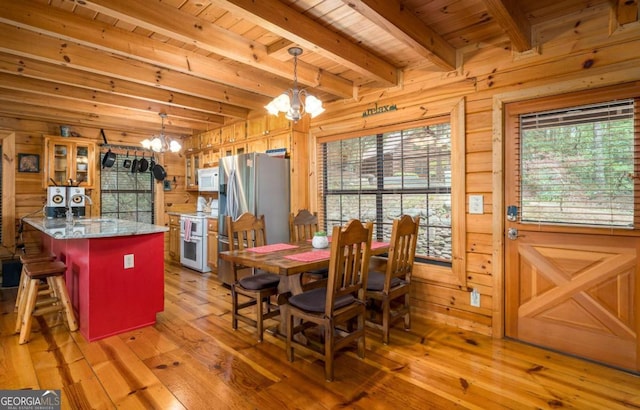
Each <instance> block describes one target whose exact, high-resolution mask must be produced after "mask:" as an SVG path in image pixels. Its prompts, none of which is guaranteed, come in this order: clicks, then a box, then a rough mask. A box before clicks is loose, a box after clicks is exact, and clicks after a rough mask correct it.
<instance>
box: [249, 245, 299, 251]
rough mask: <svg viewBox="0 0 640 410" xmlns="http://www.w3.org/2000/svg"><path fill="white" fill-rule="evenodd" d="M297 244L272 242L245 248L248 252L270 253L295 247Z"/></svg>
mask: <svg viewBox="0 0 640 410" xmlns="http://www.w3.org/2000/svg"><path fill="white" fill-rule="evenodd" d="M297 247H298V246H296V245H290V244H288V243H274V244H271V245H264V246H256V247H254V248H247V251H249V252H256V253H270V252H277V251H284V250H287V249H295V248H297Z"/></svg>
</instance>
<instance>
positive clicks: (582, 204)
mask: <svg viewBox="0 0 640 410" xmlns="http://www.w3.org/2000/svg"><path fill="white" fill-rule="evenodd" d="M635 152H636V148H635V145H634V100H633V99H627V100H617V101H611V102H606V103H599V104H592V105H586V106H577V107H571V108H568V109H562V110H553V111H544V112H535V113H530V114H524V115H521V116H520V153H519V155H520V175H521V186H520V201H521V212H522V215H521V221H522V222H524V223H547V224H568V225H583V226H584V225H587V226H594V225H595V226H613V227H628V228H632V227H633V222H634V212H633V211H634V178H635V177H636V174H635V171H634V170H635V168H636V167H637V166H636V164H635V158H634V153H635Z"/></svg>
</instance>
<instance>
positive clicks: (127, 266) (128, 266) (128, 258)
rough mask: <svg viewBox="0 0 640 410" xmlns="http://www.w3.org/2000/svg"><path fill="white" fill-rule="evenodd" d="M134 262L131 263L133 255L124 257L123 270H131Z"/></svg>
mask: <svg viewBox="0 0 640 410" xmlns="http://www.w3.org/2000/svg"><path fill="white" fill-rule="evenodd" d="M133 265H134V262H133V254H132V253H130V254H128V255H124V268H125V269H131V268H133Z"/></svg>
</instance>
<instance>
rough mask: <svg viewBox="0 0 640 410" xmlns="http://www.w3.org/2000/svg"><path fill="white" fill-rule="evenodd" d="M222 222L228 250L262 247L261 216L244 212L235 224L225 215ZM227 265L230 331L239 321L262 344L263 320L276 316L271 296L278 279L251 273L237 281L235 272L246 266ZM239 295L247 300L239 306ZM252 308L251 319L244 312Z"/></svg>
mask: <svg viewBox="0 0 640 410" xmlns="http://www.w3.org/2000/svg"><path fill="white" fill-rule="evenodd" d="M226 222H227V227H228V228H227V229H228V230H227V232H228V235H229V250H231V251H234V250H243V249H245V248H252V247H255V246H263V245H266V243H267V239H266V228H265V220H264V215H260V216H259V217H256V216H255V215H253V214H252V213H249V212H245V213H243V214H242V215H240V217H238V219H236V220H235V221H234V220H233V219H232V218H231V217H230V216H228V215H227V216H226ZM231 265H232V270H233V284H232V285H231V304H232V315H231V321H232V326H233V328H234V329H238V321H241V322H244V323H247V324H249V325H251V326H253V327H255V328H257V329H258V341H260V342H262V335H263V332H264V321H265V320H266V319H269V318H272V317H275V316H278V315H279V314H280V310H279V308H278V306H277V305H276V304H273V303H272V301H271V297H272V296H275V295H277V293H278V284H279V283H280V276H279V275H276V274H273V273H266V272H262V273H260V272H256V271H255V270H254V271H253V272H252V273H253V274H252V275H250V276H245V277H243V278H240V279H238V271H239V270H241V269H246V266H243V265H239V264H235V263H232V264H231ZM239 296H244V297H245V298H248V301H244V302H242V303H241V302H240V300H239V299H240V298H239ZM253 306H255V307H256V309H255V310H256V312H255V316H254V317H251V316H248V314H247V313H245V309H247V308H250V307H253ZM241 311H242V312H241Z"/></svg>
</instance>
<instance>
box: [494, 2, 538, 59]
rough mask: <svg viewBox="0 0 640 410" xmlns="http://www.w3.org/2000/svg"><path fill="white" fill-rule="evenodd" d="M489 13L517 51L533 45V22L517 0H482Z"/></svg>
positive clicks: (525, 49) (527, 48) (528, 48)
mask: <svg viewBox="0 0 640 410" xmlns="http://www.w3.org/2000/svg"><path fill="white" fill-rule="evenodd" d="M482 1H483V2H484V4H485V6H486V7H487V10H488V11H489V14H490V15H491V16H492V17H493V18H494V19H495V20H496V22H497V23H498V24H499V25H500V27H502V28H503V30H504V31H505V32H506V33H507V35H508V36H509V39H510V40H511V44H512V45H513V48H514V49H515V50H516V51H520V52H522V51H527V50H530V49H531V47H532V43H531V24H530V23H529V19H528V18H527V16H526V15H525V14H524V12H523V11H522V9H521V8H520V6H519V5H518V2H517V1H516V0H482Z"/></svg>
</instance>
